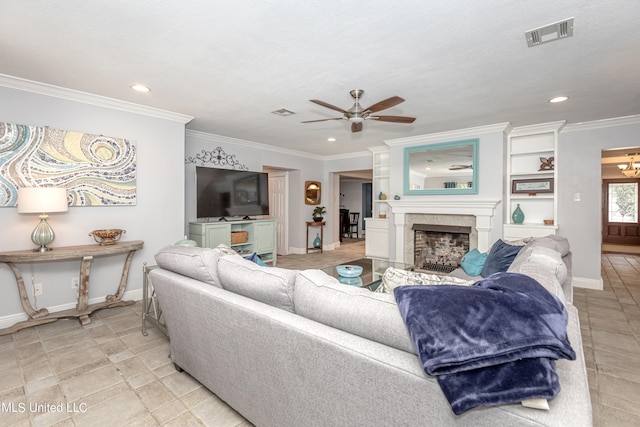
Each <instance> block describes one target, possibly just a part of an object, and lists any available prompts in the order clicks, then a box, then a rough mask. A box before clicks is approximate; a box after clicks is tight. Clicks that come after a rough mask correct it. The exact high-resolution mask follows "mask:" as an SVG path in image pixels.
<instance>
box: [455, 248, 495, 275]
mask: <svg viewBox="0 0 640 427" xmlns="http://www.w3.org/2000/svg"><path fill="white" fill-rule="evenodd" d="M487 256H488V254H487V253H482V252H480V251H479V250H477V249H475V248H474V249H471V250H470V251H469V252H467V254H466V255H465V256H464V257H462V263H460V265H461V266H462V268H463V269H464V271H465V273H467V274H468V275H469V276H479V275H480V273H482V268H483V267H484V263H485V261H486V260H487Z"/></svg>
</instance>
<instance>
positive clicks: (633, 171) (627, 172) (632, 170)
mask: <svg viewBox="0 0 640 427" xmlns="http://www.w3.org/2000/svg"><path fill="white" fill-rule="evenodd" d="M637 155H638V154H636V156H637ZM618 169H620V172H621V173H622V175H624V176H626V177H627V178H640V162H635V161H634V158H633V156H631V160H629V163H620V164H619V165H618Z"/></svg>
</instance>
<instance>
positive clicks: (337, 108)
mask: <svg viewBox="0 0 640 427" xmlns="http://www.w3.org/2000/svg"><path fill="white" fill-rule="evenodd" d="M309 101H311V102H313V103H316V104H318V105H322V106H323V107H327V108H331V109H332V110H336V111H340V112H341V113H343V114H349V112H348V111H346V110H343V109H342V108H340V107H336V106H335V105H331V104H327V103H326V102H324V101H320V100H319V99H310V100H309Z"/></svg>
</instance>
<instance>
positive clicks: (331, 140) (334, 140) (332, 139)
mask: <svg viewBox="0 0 640 427" xmlns="http://www.w3.org/2000/svg"><path fill="white" fill-rule="evenodd" d="M327 141H329V142H336V139H335V138H334V137H331V138H327Z"/></svg>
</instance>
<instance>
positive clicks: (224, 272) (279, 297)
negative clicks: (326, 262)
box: [218, 254, 297, 313]
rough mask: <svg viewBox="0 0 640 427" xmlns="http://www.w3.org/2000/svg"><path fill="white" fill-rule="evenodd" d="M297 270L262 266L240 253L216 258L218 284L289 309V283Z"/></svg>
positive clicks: (237, 292)
mask: <svg viewBox="0 0 640 427" xmlns="http://www.w3.org/2000/svg"><path fill="white" fill-rule="evenodd" d="M296 273H297V270H287V269H284V268H277V267H263V266H260V265H258V264H256V263H254V262H251V261H249V260H246V259H244V258H242V257H241V256H240V255H236V254H233V255H225V256H222V257H220V259H219V260H218V277H219V278H220V284H221V285H222V288H223V289H225V290H227V291H231V292H234V293H236V294H239V295H243V296H245V297H248V298H252V299H254V300H256V301H260V302H263V303H265V304H269V305H271V306H273V307H277V308H281V309H283V310H287V311H290V312H292V313H293V286H294V283H295V279H296Z"/></svg>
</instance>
